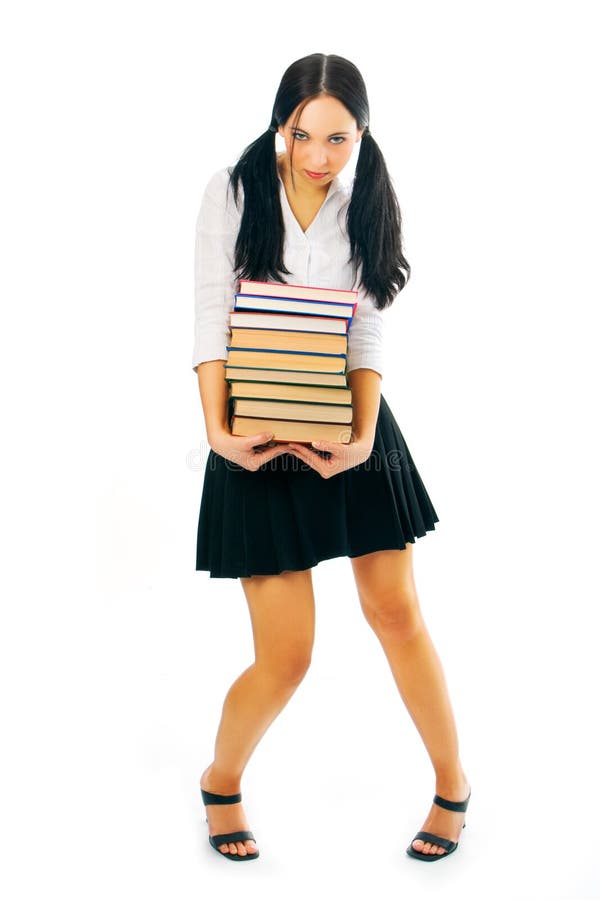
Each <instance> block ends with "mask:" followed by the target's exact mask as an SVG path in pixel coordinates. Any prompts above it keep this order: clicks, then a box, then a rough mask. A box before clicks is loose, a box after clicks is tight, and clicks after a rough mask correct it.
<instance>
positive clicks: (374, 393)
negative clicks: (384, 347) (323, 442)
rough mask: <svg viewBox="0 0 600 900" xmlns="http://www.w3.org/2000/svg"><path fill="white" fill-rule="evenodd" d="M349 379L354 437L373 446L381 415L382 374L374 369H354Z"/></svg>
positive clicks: (349, 374) (349, 373) (355, 439)
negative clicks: (378, 418)
mask: <svg viewBox="0 0 600 900" xmlns="http://www.w3.org/2000/svg"><path fill="white" fill-rule="evenodd" d="M347 380H348V386H349V387H350V390H351V391H352V439H353V440H354V441H366V442H367V443H369V444H371V446H372V445H373V441H374V440H375V428H376V425H377V416H378V415H379V398H380V396H381V375H380V374H379V372H376V371H375V370H374V369H353V370H352V371H351V372H348V376H347Z"/></svg>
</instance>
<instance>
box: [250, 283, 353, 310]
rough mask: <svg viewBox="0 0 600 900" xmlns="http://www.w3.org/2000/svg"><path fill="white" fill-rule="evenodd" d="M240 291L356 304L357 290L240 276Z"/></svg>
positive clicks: (267, 295) (265, 295) (268, 295)
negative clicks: (255, 279)
mask: <svg viewBox="0 0 600 900" xmlns="http://www.w3.org/2000/svg"><path fill="white" fill-rule="evenodd" d="M240 293H242V294H259V295H261V296H263V297H295V298H296V299H298V300H320V299H325V300H328V301H329V302H331V303H335V302H338V303H351V304H354V305H355V304H356V298H357V297H358V291H354V290H340V289H338V288H324V287H309V286H308V285H306V284H283V283H280V282H277V281H252V280H250V279H247V278H242V279H241V281H240Z"/></svg>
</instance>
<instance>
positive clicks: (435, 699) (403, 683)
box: [351, 543, 470, 855]
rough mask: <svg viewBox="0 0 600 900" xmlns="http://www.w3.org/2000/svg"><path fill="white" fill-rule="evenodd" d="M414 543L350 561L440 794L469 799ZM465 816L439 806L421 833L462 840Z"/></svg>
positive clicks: (417, 845)
mask: <svg viewBox="0 0 600 900" xmlns="http://www.w3.org/2000/svg"><path fill="white" fill-rule="evenodd" d="M412 560H413V556H412V544H410V543H407V545H406V548H405V549H404V550H380V551H377V552H375V553H368V554H366V555H364V556H357V557H353V558H352V559H351V563H352V568H353V571H354V577H355V580H356V586H357V589H358V595H359V598H360V602H361V606H362V610H363V612H364V615H365V618H366V619H367V621H368V623H369V625H370V626H371V628H372V629H373V631H374V632H375V634H376V636H377V637H378V639H379V641H380V643H381V646H382V647H383V650H384V652H385V655H386V657H387V660H388V662H389V664H390V668H391V670H392V674H393V676H394V680H395V682H396V685H397V687H398V690H399V691H400V694H401V696H402V699H403V701H404V703H405V705H406V708H407V710H408V712H409V714H410V716H411V718H412V720H413V722H414V723H415V725H416V727H417V730H418V731H419V734H420V735H421V737H422V739H423V742H424V743H425V747H426V748H427V752H428V754H429V757H430V759H431V762H432V764H433V768H434V771H435V778H436V783H435V793H437V794H440V795H441V796H442V797H445V798H446V799H447V800H465V799H466V798H467V796H468V795H469V791H470V786H469V782H468V781H467V777H466V775H465V773H464V772H463V768H462V765H461V762H460V759H459V752H458V737H457V733H456V725H455V722H454V715H453V713H452V707H451V705H450V698H449V696H448V690H447V685H446V680H445V677H444V672H443V670H442V665H441V662H440V660H439V657H438V655H437V652H436V650H435V647H434V645H433V642H432V640H431V637H430V635H429V632H428V631H427V628H426V627H425V623H424V621H423V617H422V614H421V610H420V607H419V601H418V598H417V591H416V586H415V580H414V575H413V566H412ZM464 819H465V813H459V812H453V811H451V810H447V809H444V808H442V807H440V806H438V805H437V804H432V806H431V810H430V812H429V815H428V816H427V819H426V820H425V823H424V824H423V826H422V828H421V829H419V830H422V831H431V832H433V833H434V834H439V835H440V837H445V838H448V839H449V840H452V841H457V840H458V839H459V837H460V832H461V830H462V825H463V822H464ZM412 846H413V847H414V849H415V850H419V851H421V852H422V853H437V854H438V855H441V854H443V853H445V852H446V851H445V849H444V848H443V847H439V846H438V845H437V844H430V843H429V842H427V843H425V844H424V843H423V841H421V840H415V841H413V845H412Z"/></svg>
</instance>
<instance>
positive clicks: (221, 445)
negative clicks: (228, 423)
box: [208, 429, 289, 472]
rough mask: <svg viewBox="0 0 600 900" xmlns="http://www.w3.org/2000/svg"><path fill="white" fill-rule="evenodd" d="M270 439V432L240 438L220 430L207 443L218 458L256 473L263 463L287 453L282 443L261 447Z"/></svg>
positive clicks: (286, 448)
mask: <svg viewBox="0 0 600 900" xmlns="http://www.w3.org/2000/svg"><path fill="white" fill-rule="evenodd" d="M272 437H273V435H272V434H271V433H270V432H258V433H257V434H251V435H248V437H241V436H239V435H234V434H231V432H230V431H225V430H224V429H221V430H219V431H218V432H217V433H216V434H212V435H210V437H209V441H208V442H209V444H210V446H211V448H212V449H213V450H214V452H215V453H218V454H219V456H224V457H225V459H228V460H229V461H230V462H233V463H237V465H238V466H242V468H244V469H248V471H249V472H256V470H257V469H259V468H260V467H261V466H262V465H263V463H266V462H268V461H269V460H270V459H273V458H274V457H275V456H281V454H282V453H287V452H288V449H289V448H288V445H287V444H283V443H281V444H275V445H274V446H267V447H265V446H263V445H264V444H266V443H267V442H268V441H269V440H270V439H271V438H272Z"/></svg>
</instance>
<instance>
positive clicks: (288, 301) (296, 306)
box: [233, 294, 357, 319]
mask: <svg viewBox="0 0 600 900" xmlns="http://www.w3.org/2000/svg"><path fill="white" fill-rule="evenodd" d="M233 305H234V309H254V310H257V311H260V310H264V311H266V312H278V313H281V312H286V313H291V312H294V313H304V314H305V315H311V316H334V317H338V318H342V319H352V317H353V316H354V313H355V311H356V306H357V304H356V303H354V304H352V303H331V302H326V301H325V300H297V299H294V298H292V297H263V296H259V295H257V294H236V295H235V299H234V304H233Z"/></svg>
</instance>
